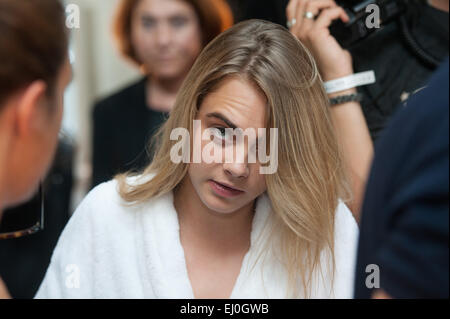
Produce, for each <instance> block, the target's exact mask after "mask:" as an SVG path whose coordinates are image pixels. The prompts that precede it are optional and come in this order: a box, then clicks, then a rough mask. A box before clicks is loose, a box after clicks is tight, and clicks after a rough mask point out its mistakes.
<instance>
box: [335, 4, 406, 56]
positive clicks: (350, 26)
mask: <svg viewBox="0 0 450 319" xmlns="http://www.w3.org/2000/svg"><path fill="white" fill-rule="evenodd" d="M336 2H337V4H338V5H339V6H341V7H343V8H344V9H345V11H346V12H347V14H348V16H349V17H350V21H349V22H348V23H343V22H342V21H340V20H338V21H336V22H334V23H333V24H332V26H331V27H330V32H331V34H332V35H333V36H334V37H335V38H336V39H337V40H338V42H339V43H340V44H341V45H342V47H344V48H346V49H349V48H351V47H352V46H354V45H355V44H357V43H358V42H360V41H361V40H363V39H365V38H367V37H368V36H370V35H371V34H373V33H375V32H377V31H379V30H381V29H382V28H383V26H385V25H387V24H389V23H391V22H393V21H395V20H396V19H397V18H398V17H399V16H401V15H402V14H404V13H405V12H406V8H407V4H406V0H337V1H336ZM369 5H376V6H377V9H379V11H378V12H379V21H378V22H379V26H380V27H379V28H375V27H372V26H370V25H368V23H367V20H368V18H370V17H369V15H371V14H374V13H373V12H371V11H369V12H366V8H367V7H368V6H369Z"/></svg>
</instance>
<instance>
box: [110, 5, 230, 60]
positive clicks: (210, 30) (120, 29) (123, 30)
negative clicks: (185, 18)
mask: <svg viewBox="0 0 450 319" xmlns="http://www.w3.org/2000/svg"><path fill="white" fill-rule="evenodd" d="M140 1H142V0H122V1H121V2H120V3H119V6H118V9H117V12H116V16H115V19H114V23H113V33H114V36H115V39H116V42H117V45H118V47H119V50H120V52H121V53H122V55H123V56H125V57H126V58H128V59H130V60H131V61H132V62H134V63H135V64H136V65H138V66H141V64H142V63H141V61H140V60H139V58H138V57H137V55H136V52H135V49H134V47H133V44H132V42H131V31H132V30H131V25H132V17H133V13H134V10H135V9H136V7H137V6H138V4H139V2H140ZM183 1H185V2H187V3H188V4H190V5H191V6H192V7H193V8H194V10H195V12H196V14H197V16H198V19H199V21H200V28H201V31H202V39H203V45H204V46H206V45H207V44H208V43H209V42H211V41H212V40H213V39H214V38H215V37H216V36H218V35H219V34H220V33H221V32H223V31H225V30H227V29H228V28H230V27H231V26H232V25H233V23H234V18H233V13H232V11H231V9H230V7H229V5H228V4H227V3H226V1H225V0H183Z"/></svg>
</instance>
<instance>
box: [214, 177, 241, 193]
mask: <svg viewBox="0 0 450 319" xmlns="http://www.w3.org/2000/svg"><path fill="white" fill-rule="evenodd" d="M209 184H210V185H211V188H212V189H213V191H214V192H215V193H216V194H217V195H219V196H222V197H236V196H239V195H241V194H243V193H245V192H244V191H241V190H239V189H235V188H233V187H231V186H228V185H224V184H221V183H219V182H216V181H213V180H210V181H209Z"/></svg>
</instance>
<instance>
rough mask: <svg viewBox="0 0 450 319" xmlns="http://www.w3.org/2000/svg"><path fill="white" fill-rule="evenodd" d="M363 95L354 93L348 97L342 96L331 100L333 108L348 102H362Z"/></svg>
mask: <svg viewBox="0 0 450 319" xmlns="http://www.w3.org/2000/svg"><path fill="white" fill-rule="evenodd" d="M362 98H363V95H362V94H361V93H354V94H348V95H340V96H336V97H333V98H331V99H330V104H331V106H334V105H339V104H343V103H348V102H361V101H362Z"/></svg>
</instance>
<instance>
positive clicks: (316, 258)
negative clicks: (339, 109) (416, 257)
mask: <svg viewBox="0 0 450 319" xmlns="http://www.w3.org/2000/svg"><path fill="white" fill-rule="evenodd" d="M233 75H243V76H245V77H246V78H247V79H249V80H251V81H253V82H254V83H255V84H256V85H258V87H259V88H260V89H261V90H262V92H264V94H265V95H266V97H267V101H268V108H269V113H270V114H269V126H270V127H275V128H278V131H279V140H278V147H279V148H278V153H279V161H278V162H279V165H278V170H277V172H276V173H275V174H273V175H267V176H266V183H267V194H268V196H269V198H270V200H271V205H272V214H271V226H272V231H271V233H272V236H276V239H277V240H276V241H270V242H277V243H278V245H279V246H278V247H277V251H278V252H279V253H280V255H281V259H282V262H283V264H284V266H285V268H286V270H287V273H288V278H289V279H288V283H289V291H291V292H292V293H291V294H292V295H296V294H298V293H299V292H298V291H296V290H298V284H299V283H300V284H301V285H303V292H304V296H305V297H308V295H309V288H310V286H311V283H312V278H313V272H314V271H315V270H317V269H319V268H321V267H320V266H321V265H320V263H321V258H320V256H321V253H322V252H324V251H326V252H328V253H329V255H330V256H331V257H332V258H331V259H330V260H331V264H332V269H333V270H334V214H335V211H336V208H337V206H338V202H339V199H340V198H342V199H345V198H346V196H347V194H348V187H347V182H346V177H345V174H344V169H343V161H342V159H341V156H340V151H339V147H338V143H337V141H336V138H335V133H334V130H333V124H332V120H331V116H330V112H329V102H328V99H327V96H326V93H325V91H324V88H323V84H322V80H321V78H320V75H319V73H318V69H317V66H316V64H315V62H314V59H313V58H312V56H311V54H310V53H309V52H308V50H307V49H306V48H305V47H304V46H303V45H302V44H301V43H300V41H298V40H297V39H296V38H295V37H294V36H293V35H291V34H290V33H289V32H288V31H287V30H286V29H284V28H283V27H281V26H278V25H275V24H273V23H270V22H266V21H260V20H250V21H246V22H242V23H239V24H237V25H236V26H234V27H233V28H231V29H229V30H228V31H226V32H224V33H223V34H221V35H219V36H218V37H217V38H216V39H215V40H214V41H213V42H212V43H210V44H209V45H208V46H207V47H206V48H205V49H204V51H203V52H202V53H201V55H200V56H199V57H198V59H197V61H196V63H195V64H194V66H193V68H192V69H191V71H190V73H189V75H188V76H187V78H186V80H185V81H184V84H183V86H182V87H181V90H180V91H179V94H178V97H177V100H176V103H175V106H174V109H173V111H172V112H171V114H170V117H169V119H168V121H167V122H166V123H165V125H164V126H163V127H162V128H161V130H160V131H159V134H158V136H157V139H156V141H158V142H159V144H158V145H157V147H156V149H157V151H156V154H155V156H154V158H153V161H152V163H151V164H150V165H149V166H148V167H147V168H146V169H145V171H144V172H143V174H142V175H141V176H142V177H143V178H145V177H146V176H149V175H152V176H153V178H152V179H151V180H147V181H143V182H142V183H127V177H129V175H120V176H118V177H117V179H118V181H119V192H120V195H121V197H122V198H123V199H124V200H125V201H126V202H128V203H130V204H134V203H141V202H144V201H147V200H148V199H150V198H153V197H157V196H160V195H163V194H166V193H167V192H170V191H173V190H174V189H175V188H176V187H177V185H179V184H180V182H181V181H182V180H183V178H184V177H185V176H186V174H187V170H188V164H183V163H181V164H174V163H173V162H172V161H171V159H170V150H171V148H172V146H173V145H174V144H175V143H177V141H171V140H170V134H171V132H172V130H173V129H175V128H179V127H183V128H186V129H188V130H189V132H191V133H192V132H193V127H192V126H193V120H194V119H195V117H196V114H197V112H198V109H199V106H200V105H201V102H202V100H203V99H204V97H205V96H206V95H208V94H209V93H211V92H212V91H213V90H214V89H215V88H216V87H217V86H218V84H219V83H220V82H221V81H223V80H224V79H225V78H227V77H229V76H233ZM268 242H269V241H268Z"/></svg>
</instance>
